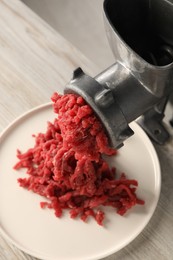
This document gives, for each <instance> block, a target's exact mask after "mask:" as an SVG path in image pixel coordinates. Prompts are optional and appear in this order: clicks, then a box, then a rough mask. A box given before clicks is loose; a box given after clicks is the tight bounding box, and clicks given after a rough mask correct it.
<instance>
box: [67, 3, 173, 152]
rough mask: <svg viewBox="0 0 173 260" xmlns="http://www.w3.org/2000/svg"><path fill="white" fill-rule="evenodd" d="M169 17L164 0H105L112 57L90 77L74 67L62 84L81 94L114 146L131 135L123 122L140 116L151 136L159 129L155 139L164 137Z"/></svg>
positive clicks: (172, 64)
mask: <svg viewBox="0 0 173 260" xmlns="http://www.w3.org/2000/svg"><path fill="white" fill-rule="evenodd" d="M165 12H166V13H165ZM168 14H169V18H168ZM170 17H173V3H172V2H171V1H168V0H131V1H129V0H105V1H104V21H105V28H106V32H107V37H108V41H109V44H110V47H111V49H112V51H113V53H114V56H115V61H116V62H115V64H113V65H112V66H110V67H109V68H107V69H106V70H105V71H103V72H101V73H100V74H99V75H98V76H96V77H95V78H91V77H90V76H88V75H86V74H85V73H84V72H83V71H82V70H81V69H80V68H79V69H77V70H76V71H75V72H74V75H73V79H72V80H71V81H70V82H69V83H68V84H67V86H66V87H65V90H64V92H65V93H76V94H79V95H81V96H82V97H83V98H84V99H85V100H86V102H87V103H88V104H89V105H90V106H91V107H92V108H93V110H94V111H95V112H96V114H97V115H98V117H99V118H100V120H101V121H102V123H103V125H104V127H105V129H106V131H107V133H108V136H109V138H110V144H111V145H112V146H113V147H115V148H117V147H120V146H121V145H122V144H123V142H124V141H125V140H126V139H127V138H128V137H130V136H131V135H132V134H133V131H132V130H131V129H130V127H129V126H128V124H129V123H130V122H131V121H133V120H135V119H137V118H138V117H139V116H141V115H142V116H143V121H141V122H142V123H141V124H142V126H143V127H144V128H145V130H146V131H148V133H149V134H150V135H151V136H152V137H155V136H154V135H155V134H154V133H156V132H157V133H159V135H158V134H157V137H156V138H155V139H156V141H158V142H160V143H163V142H164V141H165V140H166V139H167V138H168V134H167V132H166V130H165V129H164V128H163V126H162V124H161V120H162V118H163V110H164V108H165V104H166V102H167V100H168V97H169V95H170V93H171V92H172V90H173V87H172V83H173V47H172V46H173V33H172V28H173V18H170ZM157 114H159V116H158V115H157ZM146 115H147V116H146ZM156 115H157V116H156ZM146 118H147V122H146ZM148 122H149V123H148ZM146 125H147V127H145V126H146ZM151 126H152V127H151ZM155 128H157V130H159V131H155V130H156V129H155Z"/></svg>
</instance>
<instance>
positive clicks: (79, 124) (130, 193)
mask: <svg viewBox="0 0 173 260" xmlns="http://www.w3.org/2000/svg"><path fill="white" fill-rule="evenodd" d="M52 101H53V109H54V112H55V113H56V114H57V117H56V118H55V120H54V122H52V123H51V122H48V125H47V130H46V132H45V133H39V134H37V135H33V137H34V138H35V145H34V147H32V148H30V149H29V150H28V151H26V152H25V153H21V152H20V151H19V150H18V151H17V157H18V159H19V161H18V162H17V164H16V165H15V166H14V169H16V170H17V169H20V168H26V172H27V174H28V177H26V178H19V179H18V182H19V184H20V186H22V187H24V188H26V189H28V190H31V191H33V192H35V193H37V194H39V195H41V196H44V197H46V198H48V202H41V203H40V205H41V207H42V208H45V207H47V208H51V209H54V211H55V215H56V216H57V217H61V216H62V213H63V210H65V209H68V210H69V212H70V216H71V218H76V217H80V218H81V219H82V220H83V221H86V220H87V218H88V217H89V216H92V217H94V219H95V220H96V221H97V223H98V224H100V225H103V220H104V212H103V211H102V210H101V208H103V206H111V207H113V208H115V209H116V212H117V213H118V214H120V215H123V214H124V213H125V212H126V211H127V210H128V209H130V208H131V207H132V206H134V205H135V204H143V203H144V202H143V201H142V200H140V199H138V198H137V196H136V193H135V191H136V187H137V185H138V183H137V181H136V180H130V179H127V178H126V176H125V175H124V174H122V175H121V177H120V178H119V179H117V178H116V170H115V168H110V167H109V165H108V164H107V162H106V161H105V160H104V158H103V155H108V156H111V155H115V154H116V153H117V151H116V150H115V149H112V148H110V147H109V145H108V139H107V136H106V134H105V130H104V128H103V126H102V124H101V122H100V121H99V120H98V118H97V117H96V115H95V114H94V112H93V110H92V109H91V107H90V106H89V105H87V104H86V103H85V101H84V99H83V98H82V97H80V96H77V95H74V94H66V95H59V94H58V93H54V94H53V96H52ZM100 206H102V207H100Z"/></svg>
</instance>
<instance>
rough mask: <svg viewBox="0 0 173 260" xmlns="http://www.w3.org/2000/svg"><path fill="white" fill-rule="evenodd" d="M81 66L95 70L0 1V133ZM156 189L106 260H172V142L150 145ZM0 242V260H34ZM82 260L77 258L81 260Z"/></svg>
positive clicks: (16, 7)
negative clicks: (140, 218) (136, 229)
mask: <svg viewBox="0 0 173 260" xmlns="http://www.w3.org/2000/svg"><path fill="white" fill-rule="evenodd" d="M78 66H81V67H82V68H83V69H84V70H85V71H86V72H87V73H89V74H90V75H91V76H94V75H95V74H97V73H98V72H99V71H98V68H97V66H96V65H94V64H93V63H92V62H90V61H89V60H88V59H87V58H85V57H84V56H83V55H82V54H81V53H80V52H79V51H78V50H77V49H76V48H74V47H73V46H72V45H71V44H70V43H69V42H67V41H66V40H64V39H63V38H62V37H61V35H59V34H58V33H57V32H56V31H54V30H53V29H52V28H51V27H50V26H49V25H47V24H46V23H45V22H44V21H43V20H41V19H40V18H39V17H38V16H37V15H36V14H34V13H33V12H32V11H31V10H30V9H28V8H27V7H26V6H25V5H24V4H22V3H21V2H20V1H19V0H0V132H1V131H2V130H3V129H4V128H5V127H6V126H7V125H8V124H9V123H10V122H11V121H13V120H14V119H15V118H16V117H17V116H19V115H21V114H22V113H23V112H25V111H27V110H28V109H30V108H32V107H35V106H37V105H40V104H42V103H45V102H48V101H49V99H50V96H51V95H52V93H53V92H54V91H56V88H57V86H58V87H60V88H61V91H63V88H64V86H65V84H66V83H67V82H68V81H69V80H70V78H71V75H72V71H73V70H74V69H75V68H76V67H78ZM156 150H157V152H158V155H159V158H160V163H161V168H162V190H161V196H160V200H159V203H158V206H157V209H156V211H155V214H154V216H153V217H152V219H151V221H150V222H149V224H148V225H147V227H146V228H145V230H144V231H143V232H142V233H141V234H140V235H139V236H138V237H137V238H136V239H135V240H134V241H133V242H132V243H130V244H129V245H128V246H126V247H125V248H124V249H122V250H120V251H119V252H117V253H116V254H114V255H111V256H109V257H107V258H105V259H106V260H115V259H118V260H131V259H132V260H138V259H140V260H173V160H172V158H173V140H172V137H171V139H170V141H169V142H168V143H167V144H165V145H164V146H162V147H159V146H156ZM34 259H35V258H34V257H31V256H29V255H27V254H25V253H23V252H22V251H20V250H19V249H17V248H16V247H15V246H13V245H11V244H10V243H8V242H7V241H6V240H5V239H4V238H2V237H0V260H34ZM81 260H82V259H81Z"/></svg>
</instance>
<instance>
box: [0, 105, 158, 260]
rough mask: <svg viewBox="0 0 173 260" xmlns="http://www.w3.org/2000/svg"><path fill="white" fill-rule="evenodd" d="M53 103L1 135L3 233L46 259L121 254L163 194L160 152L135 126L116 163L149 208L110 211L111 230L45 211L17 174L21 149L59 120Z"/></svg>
mask: <svg viewBox="0 0 173 260" xmlns="http://www.w3.org/2000/svg"><path fill="white" fill-rule="evenodd" d="M54 117H55V114H54V113H53V110H52V107H51V105H50V104H45V105H43V106H40V107H38V108H36V109H33V110H31V111H29V112H28V113H26V114H25V115H23V116H21V117H20V118H18V119H17V120H16V121H15V122H13V123H12V124H11V125H10V126H9V127H8V128H7V129H6V130H5V131H4V132H3V133H2V134H1V136H0V231H1V233H2V235H3V236H4V237H5V238H6V239H7V240H8V241H10V242H12V243H13V244H14V245H15V246H17V247H18V248H19V249H21V250H23V251H24V252H26V253H29V254H30V255H33V256H35V257H38V258H41V259H46V260H57V259H61V260H81V259H82V260H91V259H92V260H93V259H100V258H103V257H106V256H107V255H110V254H112V253H114V252H117V251H118V250H120V249H121V248H123V247H124V246H126V245H127V244H128V243H129V242H131V241H132V240H133V239H134V238H135V237H136V236H137V235H138V234H139V233H140V232H141V231H142V230H143V229H144V227H145V226H146V225H147V223H148V221H149V220H150V218H151V216H152V215H153V212H154V210H155V208H156V205H157V202H158V198H159V194H160V183H161V177H160V167H159V162H158V158H157V155H156V152H155V150H154V148H153V146H152V144H151V142H150V141H149V139H148V137H147V136H146V134H145V133H144V132H143V130H142V129H141V128H140V127H139V126H138V125H137V124H136V123H132V124H131V127H132V128H133V130H134V132H135V135H134V136H133V137H131V138H130V139H128V140H127V141H126V142H125V145H124V147H123V148H122V149H120V150H119V155H118V156H116V157H115V158H112V159H111V160H110V162H111V164H113V165H115V166H116V167H117V169H119V171H122V172H125V173H126V174H127V176H128V177H129V178H135V179H137V180H138V182H139V187H138V192H137V194H138V196H139V197H140V198H141V199H144V200H145V205H144V206H140V205H138V206H135V207H134V208H133V209H131V210H130V211H129V212H128V213H127V214H126V215H125V216H123V217H122V216H119V215H118V214H116V213H115V211H114V210H113V209H110V208H107V209H105V211H106V219H107V220H106V222H105V227H101V226H99V225H98V224H97V223H96V222H95V221H94V220H92V219H91V220H89V222H88V223H84V222H82V221H81V220H73V219H70V217H69V215H68V212H67V213H65V214H64V216H63V217H62V218H61V219H58V218H56V217H55V216H54V212H53V210H50V209H44V210H43V209H41V208H40V206H39V202H40V201H43V198H42V197H40V196H39V195H37V194H34V193H32V192H29V191H27V190H25V189H23V188H20V187H19V185H18V183H17V178H18V177H21V176H22V177H23V176H25V171H23V170H22V172H17V171H14V170H13V166H14V164H15V163H16V162H17V159H16V149H17V148H19V149H21V150H22V151H26V150H27V149H28V148H30V147H32V145H33V144H34V139H33V138H32V137H31V135H32V134H33V133H38V132H44V131H45V130H46V127H47V121H51V120H53V118H54Z"/></svg>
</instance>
